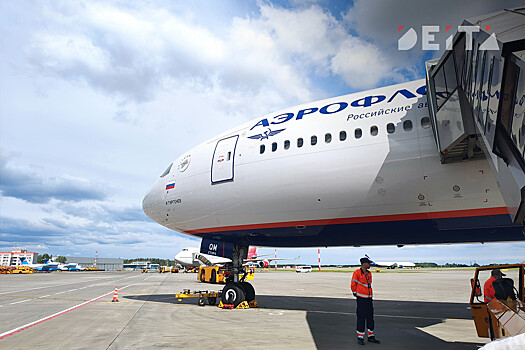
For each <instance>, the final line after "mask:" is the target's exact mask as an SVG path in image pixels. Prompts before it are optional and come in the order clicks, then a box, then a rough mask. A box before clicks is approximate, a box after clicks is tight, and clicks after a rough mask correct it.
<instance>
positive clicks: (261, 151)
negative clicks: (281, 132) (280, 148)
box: [259, 145, 266, 154]
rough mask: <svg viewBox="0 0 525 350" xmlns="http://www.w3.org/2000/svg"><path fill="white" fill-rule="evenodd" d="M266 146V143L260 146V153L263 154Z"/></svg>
mask: <svg viewBox="0 0 525 350" xmlns="http://www.w3.org/2000/svg"><path fill="white" fill-rule="evenodd" d="M265 148H266V147H264V145H261V147H260V148H259V153H261V154H263V153H264V149H265Z"/></svg>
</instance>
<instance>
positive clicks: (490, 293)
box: [483, 269, 506, 303]
mask: <svg viewBox="0 0 525 350" xmlns="http://www.w3.org/2000/svg"><path fill="white" fill-rule="evenodd" d="M490 274H491V276H490V278H489V279H488V280H487V282H485V284H484V285H483V297H484V298H485V302H486V303H488V302H489V301H491V300H492V299H494V297H495V294H496V292H495V291H494V287H493V286H492V282H494V281H496V280H499V279H501V278H502V277H503V276H506V275H505V274H504V273H503V272H501V270H500V269H494V270H492V272H491V273H490Z"/></svg>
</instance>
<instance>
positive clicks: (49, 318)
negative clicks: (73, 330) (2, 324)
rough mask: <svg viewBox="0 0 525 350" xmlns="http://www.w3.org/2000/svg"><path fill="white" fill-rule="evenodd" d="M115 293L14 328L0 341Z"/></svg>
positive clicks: (3, 334)
mask: <svg viewBox="0 0 525 350" xmlns="http://www.w3.org/2000/svg"><path fill="white" fill-rule="evenodd" d="M132 285H133V284H130V285H127V286H125V287H122V288H120V289H119V290H123V289H126V288H128V287H130V286H132ZM114 292H115V291H114V290H112V291H110V292H107V293H106V294H102V295H100V296H98V297H96V298H93V299H91V300H88V301H85V302H83V303H81V304H78V305H75V306H72V307H70V308H68V309H65V310H62V311H59V312H57V313H54V314H52V315H49V316H46V317H44V318H41V319H39V320H36V321H33V322H30V323H27V324H25V325H23V326H20V327H17V328H13V329H11V330H10V331H7V332H4V333H2V334H0V339H4V338H7V337H9V336H10V335H13V334H16V333H18V332H21V331H23V330H26V329H28V328H31V327H33V326H36V325H38V324H40V323H43V322H45V321H48V320H51V319H53V318H55V317H58V316H60V315H63V314H66V313H68V312H70V311H73V310H76V309H78V308H80V307H82V306H85V305H88V304H91V303H92V302H94V301H97V300H99V299H102V298H104V297H107V296H108V295H111V294H113V293H114ZM27 301H29V300H27Z"/></svg>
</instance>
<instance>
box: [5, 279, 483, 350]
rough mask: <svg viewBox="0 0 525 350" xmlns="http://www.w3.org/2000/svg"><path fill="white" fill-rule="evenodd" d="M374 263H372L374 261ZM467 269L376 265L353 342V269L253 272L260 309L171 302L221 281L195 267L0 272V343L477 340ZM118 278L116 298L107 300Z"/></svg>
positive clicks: (98, 345)
mask: <svg viewBox="0 0 525 350" xmlns="http://www.w3.org/2000/svg"><path fill="white" fill-rule="evenodd" d="M373 271H374V270H373ZM473 275H474V271H473V270H453V269H446V270H437V269H429V270H397V271H395V272H393V273H390V272H386V271H383V272H381V273H374V274H373V276H374V277H373V278H374V280H373V288H374V309H375V323H376V327H375V328H376V329H375V333H376V337H377V338H378V339H379V340H381V344H371V343H366V344H365V346H364V347H363V346H360V345H357V343H356V334H355V323H356V316H355V300H354V298H353V296H352V294H351V292H350V288H349V284H350V279H351V276H352V275H351V273H342V272H322V273H319V272H312V273H301V274H299V273H295V272H286V271H268V272H264V271H263V272H256V274H255V278H254V280H253V281H251V283H252V284H253V286H254V287H255V290H256V293H257V301H258V303H259V306H260V307H259V308H256V309H246V310H223V309H219V308H218V307H216V306H209V305H207V306H205V307H200V306H198V305H197V299H193V298H192V299H185V300H183V301H182V302H178V301H177V300H176V299H175V296H174V295H175V293H179V292H181V291H182V290H183V289H191V290H192V291H193V290H214V291H217V290H220V289H222V285H213V284H204V283H200V282H198V281H197V275H196V274H194V273H187V274H172V273H165V274H159V273H148V274H144V273H141V272H135V271H130V272H128V271H120V272H117V271H115V272H109V271H106V272H53V273H39V274H36V273H35V274H27V275H0V348H2V349H27V348H30V347H38V348H56V349H87V348H89V349H130V348H143V349H155V348H171V349H196V348H200V349H221V350H223V349H301V350H306V349H366V348H368V349H379V348H382V349H422V348H424V349H425V350H432V349H477V348H479V347H481V346H482V345H483V344H485V343H486V342H488V340H487V339H484V338H478V337H477V335H476V330H475V327H474V323H473V321H472V316H471V313H470V309H469V305H468V300H469V296H470V282H469V281H470V278H472V277H473ZM116 286H118V289H119V291H118V300H119V302H111V300H112V298H113V294H114V290H115V287H116Z"/></svg>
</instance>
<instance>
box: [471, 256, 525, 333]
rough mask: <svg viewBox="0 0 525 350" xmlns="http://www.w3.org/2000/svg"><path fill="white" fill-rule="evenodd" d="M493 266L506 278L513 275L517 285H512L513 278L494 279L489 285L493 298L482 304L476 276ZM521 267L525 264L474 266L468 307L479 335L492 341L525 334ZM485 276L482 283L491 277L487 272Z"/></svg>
mask: <svg viewBox="0 0 525 350" xmlns="http://www.w3.org/2000/svg"><path fill="white" fill-rule="evenodd" d="M493 269H500V270H501V271H502V272H503V273H505V274H506V275H509V277H511V276H513V277H515V279H516V280H517V281H518V288H517V289H516V287H514V279H512V278H507V277H506V278H501V279H499V280H496V281H494V282H493V284H492V285H493V287H494V291H495V292H496V295H495V298H494V299H492V300H490V301H489V302H488V303H485V302H484V299H483V288H482V287H481V283H480V276H479V275H480V272H485V271H487V272H488V271H491V270H493ZM524 270H525V264H513V265H499V266H486V267H478V268H476V272H475V274H474V278H472V279H471V280H470V282H471V286H472V290H471V293H470V309H471V311H472V318H473V319H474V323H475V325H476V331H477V332H478V336H479V337H482V338H490V339H491V340H494V339H498V338H504V337H510V336H514V335H518V334H522V333H525V303H524V291H525V290H524ZM485 275H486V276H485V277H486V278H483V279H482V281H483V283H485V281H486V280H487V279H488V278H489V277H490V273H485ZM480 298H481V299H480Z"/></svg>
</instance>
